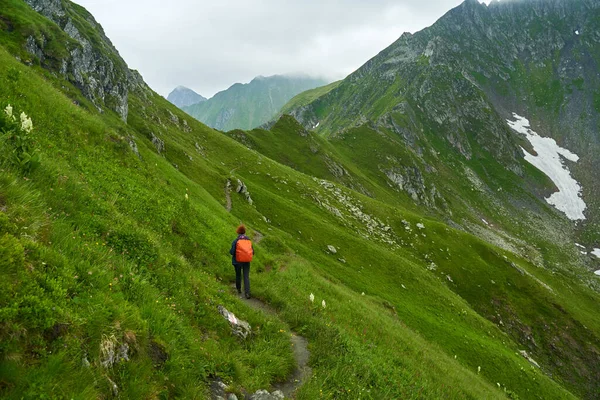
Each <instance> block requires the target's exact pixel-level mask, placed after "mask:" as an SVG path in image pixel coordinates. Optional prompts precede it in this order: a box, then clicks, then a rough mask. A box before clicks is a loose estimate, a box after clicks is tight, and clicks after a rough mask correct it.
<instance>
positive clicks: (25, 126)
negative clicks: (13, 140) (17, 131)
mask: <svg viewBox="0 0 600 400" xmlns="http://www.w3.org/2000/svg"><path fill="white" fill-rule="evenodd" d="M32 129H33V122H32V121H31V118H29V117H28V116H27V114H25V113H24V112H22V113H21V130H22V131H23V132H25V133H30V132H31V131H32Z"/></svg>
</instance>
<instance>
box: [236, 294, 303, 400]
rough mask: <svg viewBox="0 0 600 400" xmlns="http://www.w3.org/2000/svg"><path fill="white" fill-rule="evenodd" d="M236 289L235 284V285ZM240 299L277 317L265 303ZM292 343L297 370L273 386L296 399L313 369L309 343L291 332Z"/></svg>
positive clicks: (286, 396)
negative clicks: (297, 392) (309, 362)
mask: <svg viewBox="0 0 600 400" xmlns="http://www.w3.org/2000/svg"><path fill="white" fill-rule="evenodd" d="M233 288H234V289H235V284H234V285H233ZM240 299H241V300H242V301H243V302H244V303H246V304H247V305H248V306H250V307H252V308H253V309H255V310H260V311H262V312H264V313H266V314H269V315H273V316H277V310H275V309H274V308H273V307H271V306H270V305H269V304H267V303H265V302H264V301H262V300H260V299H257V298H256V297H252V298H250V299H246V298H245V297H243V296H241V297H240ZM290 334H291V335H290V341H291V342H292V348H293V351H294V360H296V368H295V369H294V372H293V373H292V375H291V376H290V377H289V378H288V379H287V380H286V381H285V382H281V383H277V384H275V385H273V388H274V389H275V390H281V392H282V393H283V394H284V395H285V398H286V399H287V398H291V399H293V398H295V393H296V390H298V388H300V386H302V384H303V383H304V382H305V381H306V380H307V379H308V378H309V377H310V375H311V374H312V369H311V368H310V367H309V366H308V360H309V358H310V351H309V350H308V341H307V340H306V338H304V337H303V336H301V335H298V334H297V333H296V332H293V331H291V330H290Z"/></svg>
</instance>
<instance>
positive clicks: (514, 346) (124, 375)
mask: <svg viewBox="0 0 600 400" xmlns="http://www.w3.org/2000/svg"><path fill="white" fill-rule="evenodd" d="M28 3H29V4H31V6H29V5H28V4H26V3H25V2H23V1H20V0H7V1H6V2H5V4H4V5H3V7H2V9H0V25H2V28H3V29H2V30H0V45H1V47H0V65H1V66H2V68H1V69H0V84H1V85H2V91H0V106H1V107H0V108H2V110H4V111H2V112H0V115H1V117H0V127H1V128H2V139H3V140H2V141H1V142H0V143H1V144H0V146H2V151H0V162H1V163H2V164H1V169H2V174H0V242H1V245H0V275H1V277H2V281H3V282H4V288H3V290H2V291H1V292H0V396H1V397H2V398H8V399H12V398H14V399H21V398H35V397H51V398H82V399H87V398H111V397H121V398H172V397H180V398H212V397H214V386H215V385H217V386H218V382H224V383H225V384H226V386H227V391H228V392H230V393H235V394H236V395H237V396H239V397H240V398H243V396H244V395H246V394H247V395H250V394H252V393H254V392H255V391H257V390H259V389H268V390H272V389H274V386H275V385H276V384H277V383H281V382H286V381H287V380H288V379H289V378H290V376H292V372H293V370H294V368H295V359H294V356H293V354H294V351H293V346H292V342H291V341H290V335H301V336H302V337H303V338H305V339H306V341H307V343H308V350H309V351H310V358H309V360H308V365H309V366H310V368H311V369H312V374H310V375H309V376H308V377H307V379H306V380H305V381H304V382H303V384H302V385H301V386H300V387H299V388H298V390H297V391H296V392H295V393H294V396H295V397H296V398H298V399H315V398H338V399H343V398H347V399H356V398H358V397H360V398H364V399H382V398H474V399H479V398H521V399H529V398H532V399H533V398H543V399H566V398H578V397H579V398H594V397H595V395H596V394H597V393H598V390H599V387H598V385H599V382H600V369H599V368H598V365H600V363H599V357H600V350H599V349H598V343H600V341H599V339H600V319H599V318H598V315H597V310H598V301H600V295H599V294H598V278H596V277H594V276H593V274H591V273H590V272H589V270H588V269H589V268H590V266H591V261H589V260H588V258H585V257H584V256H583V255H581V254H580V253H579V251H580V250H579V249H578V248H576V247H575V245H574V244H573V242H572V238H573V236H572V235H574V234H575V233H576V232H574V231H575V229H573V228H572V225H571V224H572V222H571V221H570V220H568V219H567V218H565V217H564V216H563V215H562V214H561V213H560V212H558V211H556V210H554V209H553V208H551V207H550V206H549V205H548V204H547V203H546V202H545V200H544V199H543V197H542V196H538V195H536V193H532V187H533V188H537V189H538V190H539V192H540V193H544V191H546V190H549V187H550V186H551V185H552V183H551V182H550V181H549V180H548V179H547V178H544V175H543V174H541V173H540V172H539V171H538V172H537V175H534V176H533V177H531V178H529V180H527V181H526V183H522V181H517V179H516V178H514V176H513V175H508V176H506V177H504V178H503V179H502V178H501V174H500V173H499V171H501V170H504V168H505V167H504V165H503V164H502V162H503V159H502V158H500V159H499V161H493V160H494V158H493V157H492V156H491V155H488V156H486V157H487V158H485V160H484V161H485V162H483V161H480V160H478V159H476V157H473V158H472V161H471V162H465V161H464V160H462V159H460V158H458V157H459V156H458V155H455V154H454V153H452V152H451V151H448V150H447V149H448V147H444V146H447V145H446V144H444V143H445V142H443V140H439V142H435V141H434V140H433V139H431V138H428V140H431V141H432V142H433V144H434V145H435V146H439V147H433V149H439V150H440V151H441V150H442V149H446V150H447V155H446V154H437V158H439V160H441V161H440V162H437V163H434V162H433V161H431V160H435V159H436V158H435V156H434V155H433V151H432V150H431V148H429V147H425V142H423V144H421V146H422V148H423V150H422V151H419V150H415V149H413V150H411V149H409V148H407V147H406V141H405V140H404V139H403V138H402V137H399V136H398V133H397V132H395V131H393V130H392V129H391V128H389V127H388V128H386V129H378V127H377V125H375V124H372V123H366V124H364V125H357V126H348V127H347V128H345V129H340V130H339V131H338V130H337V129H335V128H333V125H328V124H325V125H324V128H323V129H326V130H327V129H330V130H331V131H330V133H331V134H330V135H329V136H321V135H318V134H316V133H315V132H312V131H310V130H307V129H305V127H304V126H302V125H301V124H299V123H298V122H297V121H296V120H294V119H293V118H291V117H289V116H284V117H282V118H281V119H279V120H278V122H277V123H275V124H274V125H273V127H272V128H271V129H270V130H263V129H256V130H253V131H250V132H243V131H233V132H229V133H228V134H223V133H221V132H218V131H216V130H213V129H211V128H209V127H207V126H205V125H203V124H202V123H199V122H197V121H194V120H193V119H192V118H190V117H189V116H188V115H186V114H185V113H183V112H182V111H181V110H179V109H177V108H176V107H175V106H174V105H172V104H170V103H169V102H168V101H166V100H165V99H164V98H162V97H161V96H159V95H158V94H156V93H154V92H153V91H152V90H151V89H150V88H148V86H147V85H146V84H145V83H144V82H143V79H142V78H141V77H140V76H139V75H138V74H137V73H135V72H134V71H130V70H129V69H128V68H127V65H126V63H125V62H124V61H123V60H122V59H120V57H118V53H117V51H116V50H115V49H114V47H112V45H111V44H110V42H109V41H108V39H107V38H106V37H105V36H104V34H103V33H102V30H101V28H100V27H99V26H98V25H97V23H95V21H94V20H93V18H92V16H91V15H89V14H88V13H87V12H86V11H85V10H84V9H82V8H81V7H79V6H77V5H75V4H73V3H71V2H69V1H65V0H28ZM36 10H37V11H36ZM85 54H88V55H89V57H87V56H83V58H81V57H82V55H85ZM84 60H87V61H90V63H91V64H86V63H85V62H84ZM92 60H93V62H92ZM65 65H66V67H65V68H63V66H65ZM108 66H111V68H112V69H111V68H108ZM84 71H87V72H86V73H85V74H84V73H83V72H84ZM107 71H108V72H107ZM78 73H80V74H81V76H82V77H84V78H85V79H78ZM115 80H116V81H115ZM110 85H112V86H111V87H114V88H120V89H119V90H120V92H118V93H119V95H118V96H117V95H116V94H112V92H110V91H109V86H110ZM345 85H346V84H345V81H342V82H341V83H340V84H339V86H337V87H335V88H333V89H332V90H331V91H330V92H329V93H336V91H337V90H339V89H340V88H342V87H344V86H345ZM101 90H102V91H103V92H102V93H104V94H105V96H104V97H102V96H100V95H99V93H101V92H100V91H101ZM115 90H116V89H115ZM107 92H110V93H111V95H110V96H108V95H106V93H107ZM115 93H116V92H115ZM319 94H321V95H322V94H323V93H322V92H320V93H319ZM111 96H112V97H111ZM324 96H329V94H325V95H324ZM304 98H305V99H307V100H306V101H308V103H306V101H305V100H301V103H302V104H306V105H305V107H307V108H306V111H307V112H309V113H310V112H312V111H311V110H313V109H311V108H310V107H311V104H314V102H310V100H311V97H310V96H307V97H304ZM117 99H120V100H126V107H124V104H125V103H123V102H120V101H116V100H117ZM319 99H322V97H318V98H317V100H315V101H319ZM332 101H333V100H332ZM9 105H10V107H9ZM415 109H419V108H418V107H416V106H415ZM21 113H25V114H26V115H25V116H21ZM11 115H12V116H15V118H14V120H13V118H12V117H11ZM332 118H334V117H332ZM407 119H409V118H408V117H407ZM399 120H400V119H399ZM415 121H418V122H417V123H420V124H423V125H421V126H422V127H423V131H424V132H428V133H430V132H431V131H430V129H431V128H429V125H426V124H425V123H424V122H422V121H423V120H417V119H415ZM315 125H316V124H314V125H312V126H311V128H312V127H313V126H315ZM330 126H331V128H330ZM318 129H320V126H319V127H317V130H318ZM506 129H507V130H506V131H505V133H507V135H508V136H510V135H509V131H508V128H506ZM324 132H325V131H324ZM408 133H410V132H409V131H407V134H408ZM234 139H235V140H234ZM419 139H420V138H419ZM507 140H509V139H507ZM510 140H514V141H515V142H516V143H523V141H520V142H519V141H517V139H515V138H512V139H510ZM510 140H509V141H508V142H507V143H510ZM240 142H241V143H240ZM440 142H441V144H440ZM249 147H250V149H249ZM425 149H427V151H426V150H425ZM424 154H428V155H427V157H424V156H423V157H422V155H424ZM482 154H483V153H482ZM517 154H518V153H517ZM509 159H510V160H511V162H512V163H513V165H514V166H516V169H517V170H518V169H521V170H522V171H524V173H526V174H535V173H536V172H535V171H537V170H536V169H535V168H533V167H531V166H529V164H528V163H527V162H526V161H525V160H523V159H521V157H516V156H515V157H514V158H510V157H509ZM405 160H411V161H413V162H415V163H417V164H416V167H415V168H412V169H410V168H408V166H407V165H405V164H403V162H404V161H405ZM442 161H443V162H442ZM459 161H460V162H461V163H460V164H459ZM386 163H389V164H386ZM427 166H428V167H429V168H430V171H427V170H426V171H427V174H428V175H425V174H422V173H420V171H421V169H420V168H427ZM466 167H469V168H470V169H471V170H472V171H473V176H472V179H471V180H461V179H457V178H456V175H455V168H462V169H460V170H466ZM433 168H435V170H433ZM381 169H383V171H387V172H388V173H387V174H386V173H382V171H381ZM434 171H435V173H437V175H438V178H437V179H438V180H435V181H430V180H429V179H430V177H431V176H432V175H433V174H434ZM486 174H488V175H486ZM404 176H408V177H409V178H410V179H405V178H404ZM478 176H482V177H481V178H478ZM394 177H395V178H394ZM400 177H402V178H400ZM392 178H394V179H395V180H396V181H397V182H396V184H395V186H394V185H391V184H390V179H392ZM423 179H426V181H425V183H424V185H423ZM398 182H399V183H400V184H398ZM490 182H495V183H496V185H497V186H496V185H495V186H491V184H490ZM432 184H433V185H432ZM534 184H535V185H537V186H532V185H534ZM477 185H478V186H477ZM486 185H490V186H489V188H488V187H487V186H486ZM500 185H501V186H500ZM241 186H243V187H245V188H246V190H245V191H244V190H243V189H242V188H241ZM238 187H240V190H239V193H238V191H237V190H236V189H237V188H238ZM499 187H501V188H502V191H498V190H497V188H499ZM435 188H439V189H435ZM476 188H477V190H475V189H476ZM434 189H435V190H434ZM436 193H438V195H436ZM439 193H442V194H441V195H439ZM446 196H447V197H446ZM586 199H587V198H586ZM498 205H500V206H502V207H497V206H498ZM524 206H525V207H526V209H523V208H522V207H524ZM519 210H520V211H519ZM513 211H514V212H516V214H514V215H512V216H511V217H507V216H506V215H504V213H506V212H513ZM484 212H485V213H486V214H485V216H486V217H487V216H488V214H487V213H489V215H490V216H494V217H495V218H494V219H490V220H489V221H488V223H491V224H493V225H494V226H493V227H488V226H487V225H486V224H485V223H483V222H482V221H481V218H480V216H481V215H482V214H481V213H484ZM523 216H528V218H527V219H524V220H522V221H518V219H519V218H521V217H523ZM536 220H537V221H538V224H539V225H534V226H533V228H535V229H533V228H532V229H533V233H532V234H531V235H530V236H527V235H528V234H529V231H528V230H526V229H529V228H531V227H530V226H529V225H530V222H531V221H536ZM240 221H243V222H244V223H245V224H246V225H247V226H248V227H249V228H250V236H251V237H252V238H253V239H255V246H256V258H255V260H254V261H253V263H252V273H251V276H252V277H251V279H252V285H253V290H252V291H253V295H254V296H255V297H257V298H259V299H261V301H263V302H264V303H266V304H269V305H270V307H271V308H270V309H269V310H272V311H273V312H263V311H261V310H255V309H253V308H252V307H250V306H249V305H248V304H247V303H245V302H243V301H241V299H239V298H238V297H237V295H236V294H235V290H232V287H231V284H232V282H233V278H234V274H233V269H232V267H231V264H230V256H229V254H228V250H229V246H230V245H231V240H232V239H233V238H234V234H233V232H234V229H235V227H236V226H237V224H238V223H239V222H240ZM476 222H477V223H476ZM496 226H498V228H496ZM540 226H544V227H548V228H549V229H548V230H547V232H548V235H547V237H545V238H540V235H539V234H538V233H539V231H538V230H539V229H541V228H540ZM476 227H480V229H479V230H478V231H476V229H475V228H476ZM500 228H501V229H500ZM560 229H565V230H564V233H565V238H564V239H562V240H561V241H554V239H555V237H554V233H555V232H557V231H559V230H560ZM482 232H486V233H487V236H485V235H483V234H482ZM536 232H537V233H536ZM473 233H475V234H473ZM486 237H487V239H485V240H484V239H482V238H486ZM500 239H503V242H502V241H501V240H500ZM585 244H586V245H591V244H592V240H589V241H588V242H585ZM500 245H502V246H500ZM598 247H600V246H598ZM589 257H591V256H589ZM311 294H313V295H314V297H315V302H314V303H313V302H312V301H311V300H310V295H311ZM322 302H323V303H322ZM321 304H324V306H322V305H321ZM219 306H223V307H225V308H227V310H229V311H231V312H233V313H235V315H236V316H237V317H238V318H240V319H243V320H245V321H248V323H249V324H250V326H251V334H250V335H249V336H248V337H247V338H246V339H240V338H238V337H236V336H235V335H233V334H232V330H231V326H230V324H229V322H228V321H227V320H225V319H224V318H223V317H222V316H221V315H220V314H219V309H218V307H219ZM292 332H293V333H292ZM292 339H293V336H292ZM211 389H212V390H211Z"/></svg>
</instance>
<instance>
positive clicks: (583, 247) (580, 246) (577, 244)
mask: <svg viewBox="0 0 600 400" xmlns="http://www.w3.org/2000/svg"><path fill="white" fill-rule="evenodd" d="M575 246H577V247H579V248H581V249H585V246H582V245H580V244H579V243H575Z"/></svg>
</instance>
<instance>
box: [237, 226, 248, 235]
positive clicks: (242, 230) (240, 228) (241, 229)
mask: <svg viewBox="0 0 600 400" xmlns="http://www.w3.org/2000/svg"><path fill="white" fill-rule="evenodd" d="M236 232H237V234H238V235H244V234H245V233H246V227H245V226H244V225H240V226H238V227H237V229H236Z"/></svg>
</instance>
